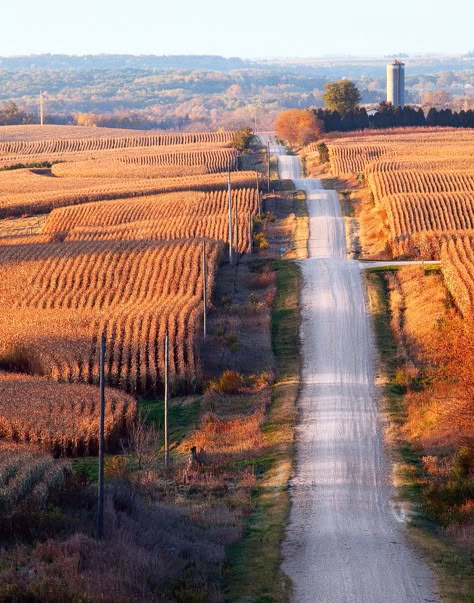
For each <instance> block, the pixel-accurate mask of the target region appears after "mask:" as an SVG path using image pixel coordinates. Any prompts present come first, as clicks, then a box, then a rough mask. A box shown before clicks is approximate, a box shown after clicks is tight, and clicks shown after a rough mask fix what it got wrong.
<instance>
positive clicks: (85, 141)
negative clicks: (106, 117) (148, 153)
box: [0, 131, 234, 162]
mask: <svg viewBox="0 0 474 603" xmlns="http://www.w3.org/2000/svg"><path fill="white" fill-rule="evenodd" d="M233 137H234V132H230V131H219V132H173V133H169V134H142V135H139V136H137V135H134V136H103V137H100V136H94V137H89V138H81V137H74V138H65V139H64V138H63V139H61V138H57V137H51V138H46V139H44V140H9V141H5V142H3V141H0V157H1V158H2V161H3V162H6V161H8V159H11V160H13V161H14V162H17V161H18V159H19V158H20V159H21V158H22V157H28V156H30V157H31V156H35V157H39V156H53V155H64V154H71V153H82V152H85V151H94V152H96V151H110V150H117V149H131V148H135V147H160V146H171V145H189V144H197V143H226V144H228V143H230V142H232V139H233Z"/></svg>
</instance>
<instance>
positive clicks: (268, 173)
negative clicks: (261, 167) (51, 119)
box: [267, 141, 270, 192]
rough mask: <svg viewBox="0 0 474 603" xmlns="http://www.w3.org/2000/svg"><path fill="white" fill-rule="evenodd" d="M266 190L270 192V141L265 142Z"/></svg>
mask: <svg viewBox="0 0 474 603" xmlns="http://www.w3.org/2000/svg"><path fill="white" fill-rule="evenodd" d="M267 190H268V192H270V141H268V142H267Z"/></svg>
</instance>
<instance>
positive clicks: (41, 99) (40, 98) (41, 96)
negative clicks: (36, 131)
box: [39, 92, 44, 126]
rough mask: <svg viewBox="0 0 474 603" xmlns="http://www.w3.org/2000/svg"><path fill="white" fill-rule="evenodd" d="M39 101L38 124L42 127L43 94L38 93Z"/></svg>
mask: <svg viewBox="0 0 474 603" xmlns="http://www.w3.org/2000/svg"><path fill="white" fill-rule="evenodd" d="M39 101H40V124H41V125H42V126H43V125H44V107H43V93H42V92H40V94H39Z"/></svg>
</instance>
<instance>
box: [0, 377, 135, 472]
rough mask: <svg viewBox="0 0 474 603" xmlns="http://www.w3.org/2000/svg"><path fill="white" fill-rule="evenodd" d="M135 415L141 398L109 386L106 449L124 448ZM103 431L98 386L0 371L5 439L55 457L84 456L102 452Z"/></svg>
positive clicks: (0, 433)
mask: <svg viewBox="0 0 474 603" xmlns="http://www.w3.org/2000/svg"><path fill="white" fill-rule="evenodd" d="M135 415H136V403H135V400H134V399H133V398H132V397H131V396H128V395H127V394H123V393H120V392H117V391H114V390H112V389H109V388H107V389H106V397H105V445H106V449H107V450H114V449H118V448H119V446H120V439H121V438H122V437H124V436H125V434H126V432H127V428H128V427H129V426H130V424H131V423H132V422H133V420H134V418H135ZM98 434H99V391H98V389H97V388H95V387H92V386H90V385H83V384H77V383H74V384H63V383H55V382H54V381H48V380H47V379H44V378H41V377H33V376H29V375H25V374H18V373H3V372H0V438H1V439H6V440H9V441H13V442H22V443H28V444H31V445H33V446H34V447H35V448H42V449H45V450H47V451H49V452H51V453H52V454H54V455H55V456H77V455H79V456H82V455H84V454H96V453H97V451H98V445H99V443H98ZM0 471H1V469H0ZM0 481H1V478H0Z"/></svg>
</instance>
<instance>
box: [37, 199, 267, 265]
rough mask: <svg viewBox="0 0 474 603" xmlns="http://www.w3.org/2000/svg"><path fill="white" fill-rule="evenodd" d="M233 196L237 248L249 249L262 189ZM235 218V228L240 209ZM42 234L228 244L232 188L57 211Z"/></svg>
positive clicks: (47, 221)
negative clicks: (200, 239)
mask: <svg viewBox="0 0 474 603" xmlns="http://www.w3.org/2000/svg"><path fill="white" fill-rule="evenodd" d="M232 199H233V203H234V207H235V206H236V207H237V213H238V237H237V244H238V250H239V252H241V253H244V252H246V251H248V250H249V248H250V240H249V216H250V217H251V216H254V215H255V214H256V213H257V208H258V193H257V190H256V189H248V188H241V189H237V190H235V191H234V192H233V195H232ZM232 218H233V227H234V232H235V231H236V224H235V218H236V212H235V211H233V212H232ZM42 233H43V234H47V235H52V236H58V235H60V236H62V237H63V238H67V240H70V241H72V240H88V241H92V240H99V239H102V240H109V239H152V240H154V239H180V238H189V237H209V238H214V239H218V240H221V241H224V242H225V243H228V242H229V226H228V196H227V191H213V192H198V191H197V192H187V193H170V194H164V195H158V196H150V197H144V198H141V199H123V200H119V201H110V202H108V203H88V204H84V205H75V206H71V207H65V208H61V209H56V210H54V211H53V212H52V213H51V214H50V215H49V216H48V218H47V220H46V223H45V225H44V227H43V229H42ZM234 242H235V241H234Z"/></svg>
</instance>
